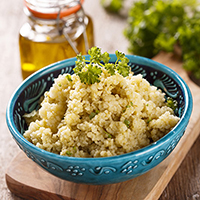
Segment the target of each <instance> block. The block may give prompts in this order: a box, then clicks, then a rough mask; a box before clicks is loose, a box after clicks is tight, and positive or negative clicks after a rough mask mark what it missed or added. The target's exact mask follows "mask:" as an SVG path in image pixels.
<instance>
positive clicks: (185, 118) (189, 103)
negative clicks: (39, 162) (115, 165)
mask: <svg viewBox="0 0 200 200" xmlns="http://www.w3.org/2000/svg"><path fill="white" fill-rule="evenodd" d="M109 56H110V58H111V59H110V61H111V62H112V61H115V60H116V55H115V54H109ZM84 57H85V58H86V59H88V58H89V55H84ZM126 57H127V58H128V59H129V62H131V61H132V62H133V61H134V63H137V62H138V61H139V63H140V64H141V65H148V66H150V67H153V68H154V69H157V70H159V71H163V72H164V73H166V74H168V75H169V76H170V77H171V78H173V79H174V80H175V81H176V82H177V83H178V84H179V86H180V87H181V88H182V90H183V91H184V92H183V94H184V98H185V108H184V112H183V115H182V117H181V118H180V120H179V122H178V123H177V124H176V126H175V127H174V128H173V129H172V130H171V131H170V132H168V133H167V134H166V135H165V136H163V137H162V138H160V139H159V140H158V141H156V142H154V143H151V144H150V145H148V146H146V147H143V148H141V149H138V150H135V151H132V152H129V153H124V154H121V155H116V156H110V157H95V158H93V157H92V158H83V157H68V156H63V155H59V154H55V153H52V152H48V151H46V150H43V149H41V148H39V147H37V146H35V145H34V144H32V143H31V142H29V141H28V140H26V139H25V138H24V137H23V135H22V134H21V133H20V132H19V131H18V130H17V128H16V127H15V125H14V124H15V123H14V119H13V110H14V105H15V103H16V100H17V98H18V96H19V94H21V92H22V91H23V90H24V88H26V87H27V86H28V85H29V84H30V83H32V82H34V81H35V80H37V79H38V78H40V77H41V76H43V75H45V74H49V72H53V71H54V70H55V69H62V68H63V67H68V66H71V65H74V64H75V61H76V60H77V59H76V57H73V58H69V59H65V60H62V61H58V62H55V63H53V64H50V65H48V66H46V67H44V68H42V69H40V70H38V71H37V72H35V73H33V74H32V75H30V76H29V77H28V78H26V79H25V80H24V81H23V82H22V83H21V84H20V85H19V86H18V87H17V88H16V90H15V91H14V92H13V94H12V96H11V98H10V100H9V102H8V105H7V108H6V123H7V126H8V128H9V130H10V132H11V134H12V135H13V137H15V139H16V138H17V139H18V140H21V142H22V143H24V144H25V145H26V146H28V147H29V149H30V148H31V149H32V150H33V151H34V152H37V154H40V155H42V154H43V153H45V154H46V156H47V157H51V158H52V157H54V159H59V160H60V159H61V160H63V161H73V160H76V161H80V162H82V161H86V162H87V161H90V162H91V161H94V162H96V161H97V160H99V161H107V160H116V159H121V158H126V157H130V156H134V155H135V156H139V155H142V154H144V152H145V153H146V152H149V151H152V150H154V149H155V148H157V147H158V146H161V145H162V144H163V143H165V142H166V141H168V140H170V138H171V137H172V135H173V134H176V133H179V132H180V131H184V129H185V127H186V126H187V124H188V122H189V118H190V116H191V113H192V109H193V100H192V94H191V91H190V89H189V87H188V85H187V84H186V82H185V81H184V80H183V79H182V78H181V77H180V75H179V74H177V73H176V72H175V71H174V70H172V69H171V68H169V67H167V66H165V65H163V64H161V63H159V62H157V61H154V60H152V59H149V58H145V57H142V56H137V55H126ZM161 69H162V70H161Z"/></svg>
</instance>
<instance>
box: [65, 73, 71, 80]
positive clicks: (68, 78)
mask: <svg viewBox="0 0 200 200" xmlns="http://www.w3.org/2000/svg"><path fill="white" fill-rule="evenodd" d="M66 78H67V80H68V81H70V82H72V77H71V75H70V74H67V75H66Z"/></svg>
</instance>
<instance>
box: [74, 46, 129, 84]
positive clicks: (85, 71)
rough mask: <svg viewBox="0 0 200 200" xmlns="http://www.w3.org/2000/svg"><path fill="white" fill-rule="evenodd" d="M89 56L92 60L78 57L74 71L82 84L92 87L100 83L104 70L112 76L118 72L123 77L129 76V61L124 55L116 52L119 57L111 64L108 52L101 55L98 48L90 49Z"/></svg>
mask: <svg viewBox="0 0 200 200" xmlns="http://www.w3.org/2000/svg"><path fill="white" fill-rule="evenodd" d="M88 54H89V55H90V60H85V57H84V56H82V55H81V54H79V55H77V57H76V58H77V61H76V62H75V64H76V66H75V68H74V69H73V70H74V73H75V74H76V75H78V76H79V78H80V80H81V82H82V83H85V84H88V85H91V84H94V83H98V82H100V79H99V78H100V76H101V73H102V68H104V69H106V70H107V71H108V73H109V74H110V75H114V74H115V73H116V72H118V73H119V74H121V75H122V76H123V77H126V76H128V75H129V72H130V66H129V65H128V62H129V59H128V58H127V57H126V56H125V54H124V53H122V52H119V51H115V54H116V57H117V60H116V62H115V63H109V61H110V57H109V54H108V53H107V52H104V53H101V49H100V48H98V47H92V48H91V49H89V51H88Z"/></svg>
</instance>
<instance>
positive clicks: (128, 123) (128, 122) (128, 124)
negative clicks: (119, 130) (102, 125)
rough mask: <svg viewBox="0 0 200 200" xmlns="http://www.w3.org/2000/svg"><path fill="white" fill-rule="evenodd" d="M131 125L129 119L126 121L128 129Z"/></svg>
mask: <svg viewBox="0 0 200 200" xmlns="http://www.w3.org/2000/svg"><path fill="white" fill-rule="evenodd" d="M130 123H131V122H130V121H129V120H127V119H125V120H124V124H125V125H126V126H127V127H128V128H129V126H130Z"/></svg>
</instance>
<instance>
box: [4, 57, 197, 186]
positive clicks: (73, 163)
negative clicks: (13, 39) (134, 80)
mask: <svg viewBox="0 0 200 200" xmlns="http://www.w3.org/2000/svg"><path fill="white" fill-rule="evenodd" d="M110 57H111V60H110V62H115V60H116V56H115V55H112V54H110ZM127 57H128V58H129V60H130V62H129V65H130V66H131V69H132V71H133V72H134V73H135V74H139V73H140V74H142V75H143V77H144V78H145V79H147V80H148V81H149V82H150V83H151V84H152V85H155V86H157V87H159V88H160V89H162V90H163V91H164V92H165V93H166V95H167V96H169V97H172V98H173V99H176V100H177V102H178V109H177V110H176V111H175V113H176V115H177V116H179V117H180V121H179V122H178V124H177V125H176V126H175V127H174V128H173V129H172V130H171V131H170V132H169V133H168V134H166V135H165V136H164V137H163V138H161V139H160V140H158V141H157V142H155V143H152V144H151V145H149V146H147V147H145V148H142V149H140V150H137V151H134V152H131V153H127V154H124V155H119V156H113V157H105V158H75V157H67V156H60V155H57V154H54V153H50V152H47V151H45V150H42V149H40V148H38V147H36V146H35V145H33V144H31V143H30V142H28V141H27V140H26V139H25V138H24V137H23V133H24V131H25V130H26V129H27V125H26V123H25V120H24V119H23V117H22V116H23V115H24V113H28V112H31V111H32V110H34V109H38V107H39V105H38V102H39V99H40V97H41V96H42V95H43V93H44V92H45V91H46V90H49V88H50V87H51V85H52V83H53V80H54V78H56V77H57V76H58V75H59V74H63V73H70V74H72V73H73V67H74V65H75V61H76V58H71V59H67V60H64V61H61V62H57V63H54V64H52V65H50V66H47V67H45V68H43V69H41V70H40V71H38V72H36V73H34V74H33V75H31V76H30V77H29V78H27V79H26V80H25V81H24V82H22V84H21V85H20V86H19V87H18V88H17V89H16V91H15V92H14V94H13V95H12V97H11V99H10V102H9V103H8V107H7V113H6V119H7V125H8V128H9V130H10V132H11V134H12V136H13V138H14V140H15V141H16V143H17V144H18V146H19V147H20V148H21V149H22V150H23V151H24V152H25V154H26V155H27V156H28V157H29V158H30V159H32V160H33V161H34V162H36V163H37V164H38V165H40V166H41V167H42V168H44V169H45V170H46V171H48V172H50V173H51V174H53V175H55V176H57V177H60V178H62V179H64V180H68V181H72V182H75V183H84V184H93V185H100V184H111V183H118V182H122V181H126V180H129V179H133V178H134V177H137V176H140V175H142V174H144V173H145V172H147V171H149V170H151V169H152V168H153V167H155V166H156V165H158V164H159V163H160V162H162V161H163V160H164V159H165V158H166V157H167V156H169V154H170V153H171V152H172V150H173V149H174V148H175V147H176V145H177V144H178V142H179V140H180V139H181V137H182V136H183V134H184V132H185V129H186V127H187V124H188V121H189V118H190V115H191V112H192V105H193V102H192V96H191V93H190V90H189V88H188V86H187V85H186V83H185V82H184V81H183V80H182V78H181V77H180V76H179V75H178V74H177V73H176V72H174V71H173V70H171V69H170V68H168V67H166V66H164V65H162V64H160V63H157V62H155V61H153V60H150V59H147V58H143V57H139V56H133V55H127ZM86 59H88V55H87V56H86ZM24 167H26V166H24Z"/></svg>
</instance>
